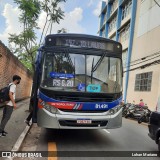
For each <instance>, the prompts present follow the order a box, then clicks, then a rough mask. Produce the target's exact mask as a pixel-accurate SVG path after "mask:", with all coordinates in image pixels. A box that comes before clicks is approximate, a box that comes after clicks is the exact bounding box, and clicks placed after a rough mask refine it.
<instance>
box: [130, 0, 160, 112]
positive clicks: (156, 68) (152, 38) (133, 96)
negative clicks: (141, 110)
mask: <svg viewBox="0 0 160 160" xmlns="http://www.w3.org/2000/svg"><path fill="white" fill-rule="evenodd" d="M137 2H138V4H137V13H136V23H135V30H134V41H133V49H132V56H131V62H133V61H135V60H138V61H137V62H134V63H131V64H134V65H133V66H132V67H131V69H133V68H136V67H139V66H142V65H145V64H147V63H150V62H153V61H156V60H159V59H160V43H159V42H160V18H158V19H157V16H156V17H154V15H155V13H156V14H158V13H159V12H160V8H159V7H158V6H157V5H156V4H155V2H154V1H153V0H144V1H143V3H141V1H137ZM146 15H148V16H146ZM158 15H159V14H158ZM142 20H143V23H142ZM153 20H154V21H156V22H154V23H153ZM144 24H145V27H144ZM155 53H157V55H156V56H152V55H153V54H155ZM158 55H159V57H158ZM146 56H150V57H148V58H146V59H145V60H141V58H143V57H146ZM149 59H151V60H149ZM146 60H147V61H146ZM136 63H140V64H137V65H136ZM145 72H153V74H152V84H151V91H143V92H142V91H141V92H140V91H134V87H135V77H136V74H139V73H145ZM159 88H160V64H158V65H152V66H148V67H146V68H144V69H136V70H134V71H130V74H129V85H128V91H127V100H128V102H132V101H133V100H135V101H136V103H138V102H139V100H140V99H141V98H142V99H144V102H145V103H147V105H148V106H149V108H150V109H151V110H155V107H156V103H157V99H158V95H159V94H160V91H159Z"/></svg>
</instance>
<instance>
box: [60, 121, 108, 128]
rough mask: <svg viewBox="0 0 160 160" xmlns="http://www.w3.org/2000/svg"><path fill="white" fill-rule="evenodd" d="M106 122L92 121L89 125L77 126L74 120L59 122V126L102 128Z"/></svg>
mask: <svg viewBox="0 0 160 160" xmlns="http://www.w3.org/2000/svg"><path fill="white" fill-rule="evenodd" d="M107 123H108V121H102V120H101V121H92V123H91V124H79V123H77V121H76V120H59V124H60V125H61V126H67V127H104V126H106V125H107Z"/></svg>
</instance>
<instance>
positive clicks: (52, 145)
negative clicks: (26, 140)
mask: <svg viewBox="0 0 160 160" xmlns="http://www.w3.org/2000/svg"><path fill="white" fill-rule="evenodd" d="M51 151H54V152H57V147H56V143H55V142H48V152H51ZM48 160H57V157H48Z"/></svg>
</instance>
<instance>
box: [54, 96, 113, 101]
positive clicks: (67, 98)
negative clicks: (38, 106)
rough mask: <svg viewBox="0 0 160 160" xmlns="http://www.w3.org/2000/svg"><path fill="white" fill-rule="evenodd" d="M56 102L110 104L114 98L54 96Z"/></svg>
mask: <svg viewBox="0 0 160 160" xmlns="http://www.w3.org/2000/svg"><path fill="white" fill-rule="evenodd" d="M55 99H56V100H60V101H70V102H112V101H113V100H114V97H113V96H111V97H107V98H106V97H101V98H100V97H80V96H62V95H55Z"/></svg>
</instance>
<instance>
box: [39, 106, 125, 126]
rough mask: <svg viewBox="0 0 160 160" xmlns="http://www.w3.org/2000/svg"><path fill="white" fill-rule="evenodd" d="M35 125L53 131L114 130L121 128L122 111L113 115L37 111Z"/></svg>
mask: <svg viewBox="0 0 160 160" xmlns="http://www.w3.org/2000/svg"><path fill="white" fill-rule="evenodd" d="M37 117H38V118H37V124H38V126H40V127H43V128H54V129H105V128H108V129H114V128H119V127H121V126H122V109H120V110H119V111H118V112H117V113H115V114H114V115H109V114H108V112H103V113H72V112H69V113H66V112H65V113H64V112H60V113H57V114H53V113H50V112H49V111H47V110H45V109H44V108H43V109H39V110H38V116H37ZM77 120H91V123H84V124H81V123H77Z"/></svg>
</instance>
